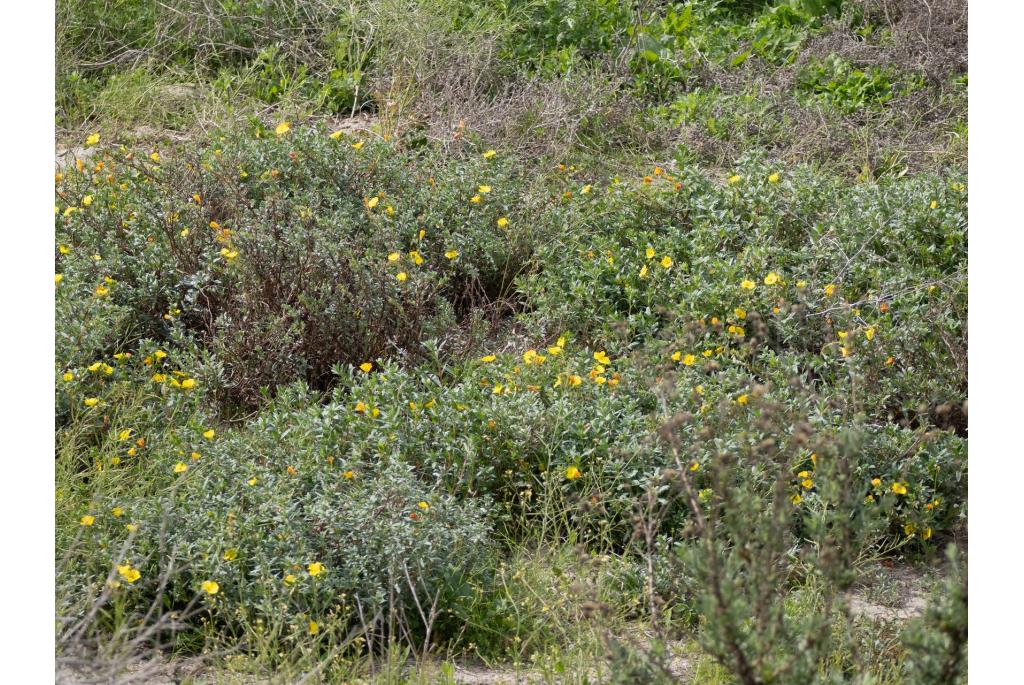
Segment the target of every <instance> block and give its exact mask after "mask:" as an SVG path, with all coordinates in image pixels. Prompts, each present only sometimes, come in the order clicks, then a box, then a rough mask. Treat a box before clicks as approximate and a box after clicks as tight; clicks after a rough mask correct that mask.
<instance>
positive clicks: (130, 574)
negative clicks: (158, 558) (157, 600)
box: [117, 564, 142, 583]
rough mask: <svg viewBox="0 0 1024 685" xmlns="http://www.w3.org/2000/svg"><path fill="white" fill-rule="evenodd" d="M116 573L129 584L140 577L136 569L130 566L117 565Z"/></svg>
mask: <svg viewBox="0 0 1024 685" xmlns="http://www.w3.org/2000/svg"><path fill="white" fill-rule="evenodd" d="M117 572H118V574H120V576H121V577H122V578H124V579H125V580H126V581H128V582H129V583H134V582H135V581H136V580H138V579H139V578H141V577H142V574H141V573H139V570H138V569H137V568H133V567H132V565H131V564H118V566H117Z"/></svg>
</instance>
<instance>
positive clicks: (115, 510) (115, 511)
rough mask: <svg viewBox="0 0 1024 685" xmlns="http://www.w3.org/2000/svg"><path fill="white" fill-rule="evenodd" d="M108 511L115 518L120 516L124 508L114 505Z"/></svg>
mask: <svg viewBox="0 0 1024 685" xmlns="http://www.w3.org/2000/svg"><path fill="white" fill-rule="evenodd" d="M110 513H111V514H113V515H114V517H115V518H120V517H121V516H122V515H123V514H124V509H122V508H121V507H114V508H113V509H111V510H110Z"/></svg>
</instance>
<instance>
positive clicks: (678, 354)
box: [672, 350, 683, 362]
mask: <svg viewBox="0 0 1024 685" xmlns="http://www.w3.org/2000/svg"><path fill="white" fill-rule="evenodd" d="M682 358H683V353H682V352H679V351H678V350H677V351H675V352H673V353H672V361H674V362H677V361H679V360H680V359H682Z"/></svg>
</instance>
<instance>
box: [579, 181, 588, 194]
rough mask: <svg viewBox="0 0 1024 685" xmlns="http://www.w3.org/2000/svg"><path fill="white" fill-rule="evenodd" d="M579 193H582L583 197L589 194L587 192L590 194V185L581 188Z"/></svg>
mask: <svg viewBox="0 0 1024 685" xmlns="http://www.w3.org/2000/svg"><path fill="white" fill-rule="evenodd" d="M580 192H581V193H583V194H584V195H586V194H587V193H589V192H590V184H587V185H585V186H583V187H582V188H581V189H580Z"/></svg>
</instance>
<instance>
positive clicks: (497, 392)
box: [491, 383, 505, 395]
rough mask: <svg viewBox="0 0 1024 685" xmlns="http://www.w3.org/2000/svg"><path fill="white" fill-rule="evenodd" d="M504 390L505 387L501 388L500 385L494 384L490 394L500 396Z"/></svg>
mask: <svg viewBox="0 0 1024 685" xmlns="http://www.w3.org/2000/svg"><path fill="white" fill-rule="evenodd" d="M504 389H505V386H503V385H502V384H501V383H495V384H494V388H493V389H492V390H491V394H492V395H500V394H501V393H502V391H503V390H504Z"/></svg>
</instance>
